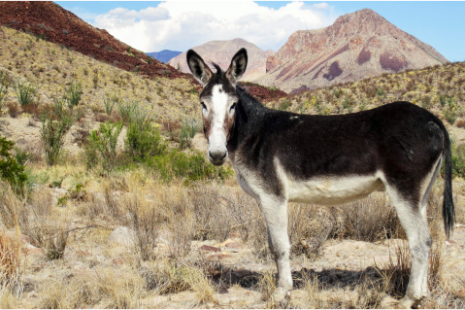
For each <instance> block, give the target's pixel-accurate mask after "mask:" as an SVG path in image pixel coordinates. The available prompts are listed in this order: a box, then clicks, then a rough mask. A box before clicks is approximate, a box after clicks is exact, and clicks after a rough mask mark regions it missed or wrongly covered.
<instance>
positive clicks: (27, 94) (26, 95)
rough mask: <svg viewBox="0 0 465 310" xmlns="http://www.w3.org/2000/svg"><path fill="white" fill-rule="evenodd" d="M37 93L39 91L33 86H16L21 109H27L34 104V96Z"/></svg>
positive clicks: (18, 84)
mask: <svg viewBox="0 0 465 310" xmlns="http://www.w3.org/2000/svg"><path fill="white" fill-rule="evenodd" d="M36 93H37V89H36V88H35V87H34V86H33V85H31V84H29V83H28V84H20V83H19V82H18V83H17V84H16V97H17V98H18V102H19V104H20V105H21V107H23V108H24V107H27V106H29V105H31V104H32V103H34V96H35V94H36Z"/></svg>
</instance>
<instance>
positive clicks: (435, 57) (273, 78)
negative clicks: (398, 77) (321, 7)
mask: <svg viewBox="0 0 465 310" xmlns="http://www.w3.org/2000/svg"><path fill="white" fill-rule="evenodd" d="M446 62H447V59H445V58H444V57H443V56H442V55H441V54H439V53H438V52H437V51H436V50H435V49H434V48H433V47H431V46H429V45H427V44H425V43H423V42H421V41H420V40H418V39H417V38H415V37H414V36H412V35H410V34H408V33H406V32H404V31H402V30H400V29H399V28H397V27H396V26H394V25H393V24H391V23H389V22H388V21H387V20H386V19H384V18H383V17H381V16H380V15H378V14H377V13H375V12H374V11H372V10H370V9H363V10H360V11H357V12H355V13H351V14H347V15H344V16H341V17H339V18H338V19H337V20H336V21H335V22H334V24H333V25H331V26H329V27H326V28H322V29H318V30H302V31H297V32H295V33H293V34H292V35H291V36H290V37H289V40H288V41H287V42H286V44H285V45H284V46H283V47H282V48H281V49H280V50H279V51H278V52H277V53H276V54H275V55H271V56H269V57H268V58H267V61H266V71H267V74H266V75H265V76H262V77H260V78H258V79H256V80H255V81H256V82H257V83H260V84H262V85H266V86H275V87H279V88H281V89H283V90H284V91H286V92H290V91H294V92H299V91H305V90H311V89H316V88H320V87H325V86H328V85H332V84H337V83H344V82H352V81H357V80H360V79H362V78H366V77H371V76H378V75H380V74H382V73H385V72H388V73H392V72H399V71H401V70H403V69H420V68H424V67H426V66H433V65H437V64H444V63H446Z"/></svg>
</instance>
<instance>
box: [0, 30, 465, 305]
mask: <svg viewBox="0 0 465 310" xmlns="http://www.w3.org/2000/svg"><path fill="white" fill-rule="evenodd" d="M1 29H2V35H3V38H7V39H8V40H3V41H2V43H5V44H2V45H1V47H0V53H2V60H1V62H0V105H1V110H2V114H1V117H0V134H1V139H0V146H1V152H0V157H1V158H0V172H1V173H0V176H1V177H0V179H1V180H0V182H1V184H0V217H1V218H0V284H1V285H2V288H1V290H0V306H1V307H2V308H89V307H97V308H145V307H151V308H193V307H205V308H206V307H209V308H211V307H218V308H220V307H221V308H224V307H229V308H233V307H241V308H272V307H280V306H282V305H277V304H276V303H275V302H274V301H273V299H272V292H273V290H274V288H275V283H274V279H275V277H276V275H275V267H274V262H273V260H272V258H271V255H270V251H269V248H268V244H267V237H266V225H265V222H264V218H263V215H262V212H261V209H260V206H259V204H258V203H257V202H256V201H255V200H253V199H252V198H251V197H249V196H247V195H246V194H245V193H244V192H243V191H242V190H241V189H240V188H239V187H238V185H237V183H236V181H235V176H234V171H233V170H232V168H231V167H230V166H229V165H228V164H226V165H225V166H222V167H216V166H213V165H211V164H210V163H209V162H208V160H206V158H205V152H204V151H205V141H204V140H203V138H202V134H201V133H200V131H201V130H202V126H201V123H200V119H198V118H196V115H197V114H196V113H195V112H196V111H197V109H198V107H197V105H198V103H197V96H198V95H197V91H196V89H195V88H194V87H193V85H192V84H189V82H188V81H185V80H176V79H174V80H168V79H164V78H154V79H146V78H144V77H141V76H139V75H138V74H137V73H128V72H124V71H122V70H120V69H117V68H114V67H112V66H111V65H109V64H105V63H100V62H96V61H94V60H93V59H91V58H88V57H85V56H82V55H81V54H78V53H75V52H74V51H72V50H68V49H66V48H64V47H63V48H62V47H60V46H58V45H55V44H51V43H49V42H45V41H43V40H42V39H40V38H39V39H36V38H35V37H31V36H28V35H26V34H23V33H18V32H16V31H14V30H12V29H8V28H1ZM52 51H53V52H52ZM32 59H34V60H32ZM55 66H56V68H55ZM25 68H32V69H31V70H26V69H25ZM40 68H42V69H40ZM95 70H97V71H95ZM462 70H463V69H462V64H451V65H446V66H443V67H436V68H427V69H425V70H421V71H416V72H414V71H412V72H400V73H397V74H393V75H385V76H381V77H377V78H373V79H369V80H364V81H360V82H357V83H358V84H357V83H354V84H347V85H338V86H335V87H331V88H327V89H320V90H316V91H312V92H308V93H304V94H300V95H296V96H293V97H286V98H283V99H275V101H272V102H270V103H267V106H270V107H275V108H279V109H281V110H288V111H289V110H290V111H295V112H297V113H319V114H336V113H347V112H351V111H352V112H355V111H359V110H364V109H368V108H372V107H375V106H378V105H381V104H384V103H387V102H389V101H392V100H391V99H393V98H395V96H400V97H402V98H404V94H409V95H408V96H407V97H405V98H408V99H409V100H412V101H414V102H415V103H416V104H420V105H422V104H423V101H421V100H420V99H419V100H420V101H415V100H414V99H415V98H417V97H416V96H417V95H418V98H424V96H429V98H430V99H431V100H430V101H424V102H428V105H425V106H426V107H427V108H428V109H429V110H430V111H432V112H433V113H435V114H437V115H438V116H440V117H441V118H442V119H446V114H444V111H445V109H446V111H449V112H447V113H458V114H457V115H458V116H457V117H458V121H456V122H455V125H454V126H452V125H450V124H449V125H448V128H449V129H450V131H451V135H452V136H453V138H454V159H453V160H454V177H455V179H454V198H455V202H456V210H457V226H456V229H455V235H454V237H453V238H452V239H453V240H448V241H447V242H446V240H445V236H444V230H443V224H442V215H441V213H442V202H441V199H442V192H443V181H442V180H441V178H439V179H438V180H437V182H436V184H435V187H434V189H433V193H432V197H431V199H430V201H429V208H428V221H429V226H430V229H431V231H432V234H433V237H434V246H433V250H432V253H431V259H430V271H429V286H430V290H431V296H430V297H429V298H428V299H427V300H426V301H425V304H424V305H425V307H429V308H445V307H447V308H463V307H464V306H465V291H464V289H463V287H464V284H465V278H464V277H463V276H462V274H465V265H464V264H463V260H464V258H465V256H464V253H463V245H464V242H465V235H464V232H465V231H464V227H465V226H464V225H465V211H464V209H463V203H464V202H465V182H464V181H463V179H462V178H463V176H464V174H465V168H464V167H465V152H464V147H463V146H462V145H461V136H460V130H463V129H462V127H463V126H462V125H463V124H462V125H461V122H460V119H461V118H462V115H461V114H460V113H461V108H460V107H461V103H462V101H461V100H462V97H461V96H462V94H463V87H462V84H460V83H462V81H461V82H460V83H458V82H457V81H458V79H460V78H461V76H463V71H462ZM443 72H446V73H444V74H443ZM448 72H454V75H453V76H452V78H450V79H449V73H448ZM65 73H66V74H65ZM429 77H432V78H431V82H430V81H429ZM115 81H116V82H115ZM410 81H415V82H412V83H413V84H412V85H410V86H408V85H409V83H410ZM422 85H423V86H425V87H427V86H429V85H431V90H430V92H426V91H425V90H424V89H423V88H422ZM447 85H451V86H450V87H449V86H447ZM457 85H460V86H457ZM244 86H245V87H256V85H253V84H245V85H244ZM407 87H409V88H410V89H411V91H407ZM273 91H276V89H274V90H273ZM417 92H418V93H419V94H417ZM428 94H429V95H428ZM28 96H30V97H28ZM410 96H413V97H410ZM22 98H26V99H24V100H23V99H22ZM27 98H29V99H27ZM28 100H29V101H28ZM442 102H444V104H443V103H442ZM23 103H24V104H23ZM454 111H455V112H454ZM202 143H203V144H202ZM288 217H289V235H290V241H291V252H292V254H291V255H292V268H293V278H294V286H295V290H294V292H293V297H292V299H291V300H290V302H289V304H288V305H287V306H288V307H293V308H389V307H395V306H396V300H397V299H399V298H401V297H402V296H403V294H404V293H405V288H406V286H407V283H408V276H409V272H410V270H409V269H410V261H409V257H410V256H409V248H408V246H407V242H406V240H405V235H404V233H403V230H402V228H401V226H400V223H399V220H398V218H397V215H396V212H395V210H394V208H393V206H392V205H391V204H390V202H389V200H387V196H386V195H385V194H384V193H382V192H380V193H374V194H372V195H371V196H369V197H368V198H367V199H365V200H362V201H359V202H356V203H353V204H350V205H343V206H330V207H322V206H309V205H303V204H290V205H289V210H288ZM454 240H455V241H454Z"/></svg>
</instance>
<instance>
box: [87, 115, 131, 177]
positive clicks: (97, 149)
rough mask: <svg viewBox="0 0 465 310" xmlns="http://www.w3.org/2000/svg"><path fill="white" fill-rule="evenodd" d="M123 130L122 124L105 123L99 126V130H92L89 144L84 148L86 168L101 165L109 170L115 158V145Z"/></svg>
mask: <svg viewBox="0 0 465 310" xmlns="http://www.w3.org/2000/svg"><path fill="white" fill-rule="evenodd" d="M122 129H123V123H122V122H118V123H111V122H106V123H105V124H100V128H99V130H93V131H92V133H91V134H90V135H89V143H88V144H87V146H86V147H85V155H86V163H87V167H89V168H91V167H93V166H96V165H98V164H100V163H101V164H102V165H103V167H104V168H105V169H109V168H110V167H111V166H113V164H114V160H115V158H116V143H117V141H118V137H119V135H120V133H121V130H122Z"/></svg>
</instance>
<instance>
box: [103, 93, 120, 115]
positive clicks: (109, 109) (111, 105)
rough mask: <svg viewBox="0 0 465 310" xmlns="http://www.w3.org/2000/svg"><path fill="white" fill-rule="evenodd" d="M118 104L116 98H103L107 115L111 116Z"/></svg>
mask: <svg viewBox="0 0 465 310" xmlns="http://www.w3.org/2000/svg"><path fill="white" fill-rule="evenodd" d="M116 102H118V99H117V98H116V97H112V98H110V99H108V98H107V97H106V96H105V95H104V96H103V105H104V106H105V113H107V115H111V113H112V112H113V108H114V106H115V103H116Z"/></svg>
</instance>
